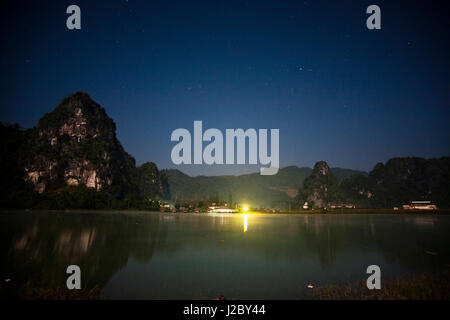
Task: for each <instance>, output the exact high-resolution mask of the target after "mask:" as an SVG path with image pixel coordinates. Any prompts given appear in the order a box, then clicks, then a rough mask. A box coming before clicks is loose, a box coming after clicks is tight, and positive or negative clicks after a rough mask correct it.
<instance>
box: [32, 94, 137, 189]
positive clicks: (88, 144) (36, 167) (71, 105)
mask: <svg viewBox="0 0 450 320" xmlns="http://www.w3.org/2000/svg"><path fill="white" fill-rule="evenodd" d="M115 131H116V126H115V123H114V121H113V120H112V119H111V118H109V117H108V116H107V114H106V112H105V109H104V108H102V107H101V106H100V105H98V104H97V103H96V102H94V101H93V100H92V99H91V98H90V97H89V95H87V94H86V93H83V92H77V93H75V94H72V95H70V96H68V97H67V98H65V99H64V100H63V101H62V102H61V103H60V104H59V105H58V106H57V107H56V108H55V110H54V111H53V112H51V113H49V114H46V115H45V116H44V117H42V119H41V120H40V121H39V124H38V125H37V127H35V128H33V129H30V130H29V131H28V132H27V144H28V148H29V152H28V153H27V155H26V157H25V159H24V160H23V163H24V170H25V178H24V179H25V180H26V181H27V182H29V183H30V184H32V185H33V186H34V189H35V190H36V191H38V192H39V193H42V192H44V191H45V190H46V189H48V188H49V187H58V186H63V185H71V186H80V185H84V186H86V187H89V188H93V189H95V190H101V189H104V188H107V187H109V186H120V187H121V188H122V189H124V188H125V189H127V188H131V187H132V186H131V182H132V180H133V174H134V173H133V170H134V169H135V160H134V158H133V157H131V156H130V155H129V154H128V153H126V152H125V151H124V150H123V148H122V146H121V144H120V142H119V141H118V140H117V138H116V132H115Z"/></svg>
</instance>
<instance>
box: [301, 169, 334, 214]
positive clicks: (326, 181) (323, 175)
mask: <svg viewBox="0 0 450 320" xmlns="http://www.w3.org/2000/svg"><path fill="white" fill-rule="evenodd" d="M341 198H342V197H341V194H340V188H339V183H338V181H337V179H336V177H335V176H334V175H333V173H332V172H331V170H330V167H329V166H328V164H327V163H326V162H325V161H319V162H317V163H316V164H315V165H314V169H313V172H312V173H311V175H310V176H309V177H307V178H306V179H305V181H304V182H303V187H302V188H300V190H299V200H300V203H301V204H303V203H304V202H308V204H309V205H310V207H311V206H312V207H315V208H323V207H326V206H328V204H329V203H331V202H336V201H339V200H340V199H341Z"/></svg>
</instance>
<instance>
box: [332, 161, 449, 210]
mask: <svg viewBox="0 0 450 320" xmlns="http://www.w3.org/2000/svg"><path fill="white" fill-rule="evenodd" d="M341 186H342V189H343V191H344V193H345V194H346V197H347V198H350V199H351V201H355V202H357V203H359V204H360V205H361V206H364V207H383V208H389V207H392V206H401V205H402V204H408V203H409V202H410V201H413V200H429V201H432V202H433V203H435V204H437V205H438V206H441V207H448V206H450V196H449V195H450V158H449V157H444V158H439V159H424V158H412V157H411V158H393V159H390V160H389V161H388V162H386V164H383V163H378V164H377V165H376V166H375V167H374V168H373V170H372V171H371V172H370V174H369V176H368V177H364V176H361V175H354V176H352V177H350V178H348V179H345V180H344V181H343V182H342V185H341Z"/></svg>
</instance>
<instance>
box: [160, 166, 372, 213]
mask: <svg viewBox="0 0 450 320" xmlns="http://www.w3.org/2000/svg"><path fill="white" fill-rule="evenodd" d="M331 170H332V171H333V173H334V175H335V176H336V177H337V178H338V180H339V181H342V180H343V179H345V178H348V177H350V176H351V175H353V174H361V175H367V173H366V172H363V171H358V170H352V169H343V168H332V169H331ZM312 171H313V169H311V168H308V167H297V166H288V167H285V168H282V169H280V170H279V171H278V173H277V174H276V175H273V176H262V175H260V174H259V173H251V174H243V175H239V176H231V175H229V176H196V177H191V176H189V175H187V174H185V173H183V172H181V171H180V170H177V169H166V170H162V171H161V172H162V173H163V174H164V175H165V176H167V179H168V183H169V186H170V192H171V195H172V200H173V201H176V202H183V201H192V200H198V201H200V200H208V199H211V198H214V197H216V196H219V198H220V199H222V200H228V197H229V195H230V193H231V196H232V199H233V201H235V202H240V203H243V202H245V203H249V204H251V205H261V206H278V205H280V204H283V203H285V204H287V203H288V202H292V201H295V198H296V196H297V193H298V189H299V188H300V187H301V186H302V184H303V181H304V180H305V179H306V178H307V177H308V176H309V175H310V174H311V173H312Z"/></svg>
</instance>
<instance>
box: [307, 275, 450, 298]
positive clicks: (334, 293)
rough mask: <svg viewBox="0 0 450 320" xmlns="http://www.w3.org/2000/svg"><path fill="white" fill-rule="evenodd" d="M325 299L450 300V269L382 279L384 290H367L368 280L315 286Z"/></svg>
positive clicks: (317, 295)
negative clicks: (388, 279)
mask: <svg viewBox="0 0 450 320" xmlns="http://www.w3.org/2000/svg"><path fill="white" fill-rule="evenodd" d="M312 297H313V298H314V299H321V300H450V271H446V272H441V273H435V274H422V275H419V276H415V277H408V278H404V279H401V278H396V279H393V280H391V281H387V282H382V283H381V289H380V290H376V289H375V290H369V289H367V286H366V282H365V281H364V282H360V283H356V284H347V285H342V286H339V285H327V286H323V287H317V288H315V289H313V292H312Z"/></svg>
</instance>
